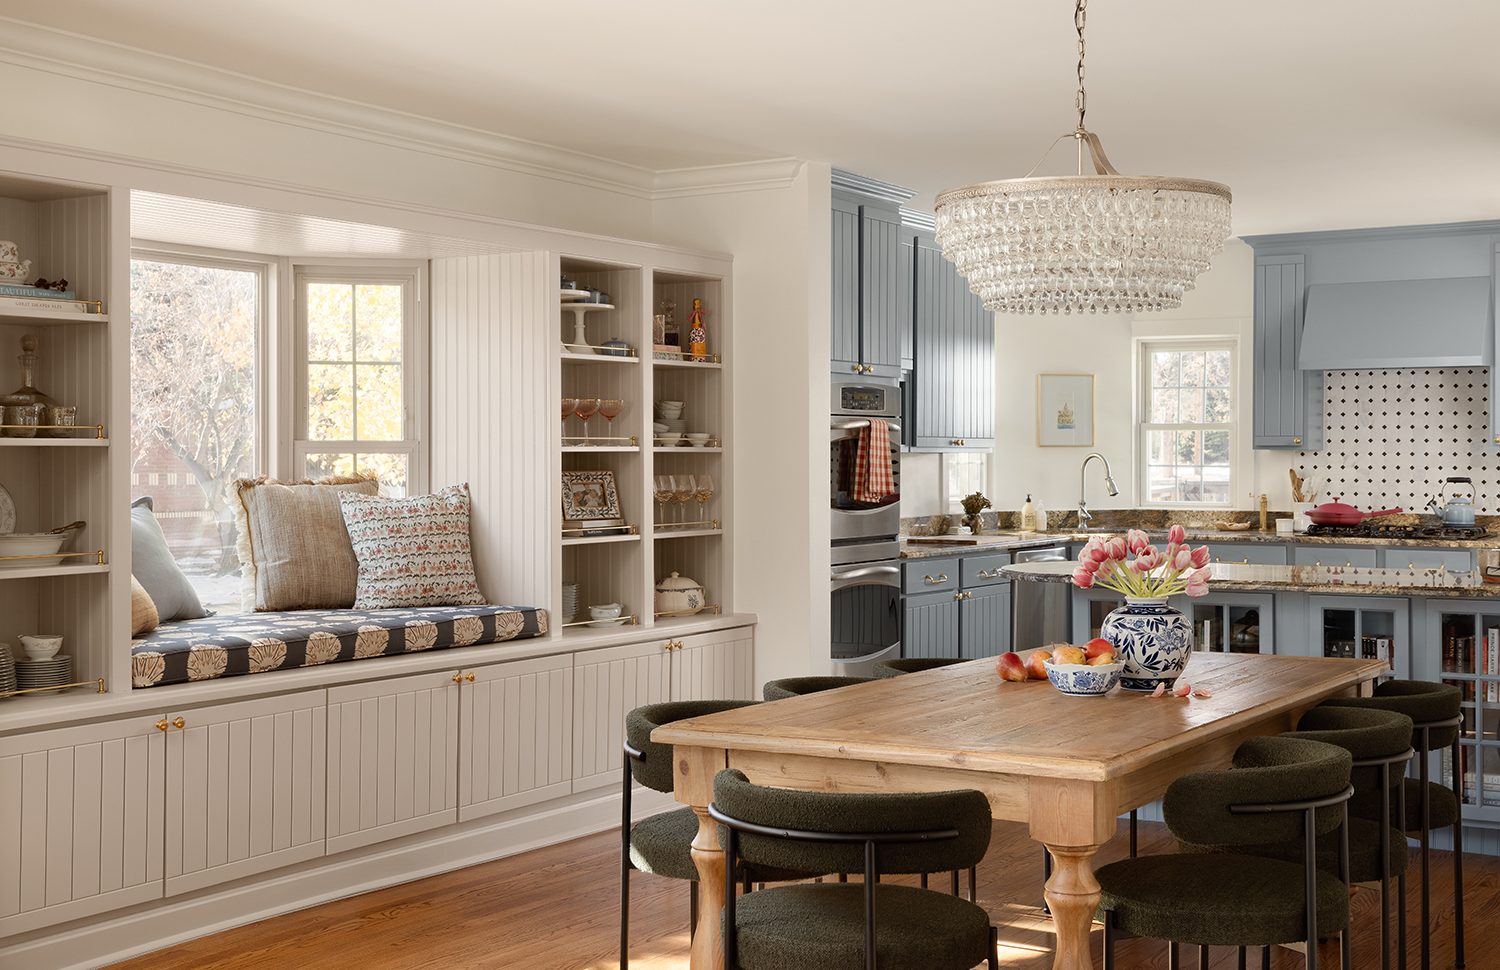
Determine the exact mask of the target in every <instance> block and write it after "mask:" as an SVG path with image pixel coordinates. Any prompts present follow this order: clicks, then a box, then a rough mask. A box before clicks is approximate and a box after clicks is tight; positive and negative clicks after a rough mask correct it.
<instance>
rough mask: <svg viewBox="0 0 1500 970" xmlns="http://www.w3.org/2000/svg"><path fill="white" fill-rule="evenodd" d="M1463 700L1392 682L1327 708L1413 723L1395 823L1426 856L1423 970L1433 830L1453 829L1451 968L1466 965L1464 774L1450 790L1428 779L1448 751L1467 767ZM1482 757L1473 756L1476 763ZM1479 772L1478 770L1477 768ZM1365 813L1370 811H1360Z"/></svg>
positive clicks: (1451, 688) (1443, 689)
mask: <svg viewBox="0 0 1500 970" xmlns="http://www.w3.org/2000/svg"><path fill="white" fill-rule="evenodd" d="M1462 702H1463V695H1462V694H1461V693H1460V692H1459V689H1458V687H1457V686H1456V685H1454V684H1434V683H1429V682H1427V681H1421V680H1388V681H1386V682H1385V683H1383V684H1379V685H1377V686H1376V688H1375V696H1373V697H1336V698H1332V699H1330V700H1328V701H1325V702H1324V704H1325V705H1326V706H1330V707H1332V706H1337V707H1357V708H1374V709H1376V710H1382V711H1395V712H1397V713H1399V714H1405V715H1406V716H1407V717H1409V718H1411V720H1412V725H1413V727H1414V732H1413V735H1412V741H1413V745H1412V746H1413V747H1414V748H1415V749H1416V754H1417V757H1416V762H1417V777H1416V778H1414V779H1413V778H1405V779H1403V781H1402V784H1401V785H1400V786H1399V787H1398V789H1397V793H1396V794H1397V799H1396V800H1397V805H1396V807H1395V812H1396V819H1397V821H1398V823H1399V824H1400V825H1401V828H1402V830H1403V831H1406V832H1415V833H1416V834H1417V837H1418V839H1420V841H1421V846H1422V852H1421V859H1422V966H1423V967H1426V966H1428V965H1429V963H1430V962H1431V959H1432V956H1431V954H1432V893H1431V892H1430V891H1429V888H1428V887H1429V885H1430V876H1431V865H1432V863H1431V845H1430V842H1431V835H1432V832H1433V830H1434V829H1444V828H1448V827H1449V826H1452V828H1453V965H1454V966H1455V967H1462V966H1463V965H1464V824H1463V788H1462V785H1463V774H1464V773H1463V772H1462V771H1453V772H1451V774H1452V788H1445V787H1444V786H1442V785H1439V784H1437V783H1436V782H1433V781H1430V780H1429V779H1428V774H1429V772H1430V771H1431V761H1432V758H1431V757H1430V756H1431V755H1432V754H1434V753H1436V752H1440V751H1443V750H1444V749H1448V750H1449V752H1450V757H1451V758H1452V759H1453V760H1452V761H1451V764H1454V765H1461V764H1463V752H1462V746H1461V745H1460V743H1459V733H1460V732H1459V729H1460V727H1461V725H1462V724H1463V704H1462ZM1478 756H1479V755H1478V752H1477V751H1476V752H1475V753H1474V757H1475V758H1476V759H1477V758H1478ZM1476 770H1477V769H1476ZM1361 811H1368V808H1362V809H1361ZM1398 885H1399V887H1400V888H1399V890H1398V891H1399V893H1400V895H1401V903H1400V906H1401V911H1402V912H1403V913H1404V912H1405V911H1406V899H1405V895H1406V879H1405V873H1404V871H1403V874H1402V876H1401V878H1400V879H1399V880H1398ZM1400 925H1401V936H1400V938H1399V940H1398V945H1399V946H1400V948H1401V953H1402V954H1405V953H1406V921H1405V920H1404V919H1403V920H1402V921H1401V924H1400Z"/></svg>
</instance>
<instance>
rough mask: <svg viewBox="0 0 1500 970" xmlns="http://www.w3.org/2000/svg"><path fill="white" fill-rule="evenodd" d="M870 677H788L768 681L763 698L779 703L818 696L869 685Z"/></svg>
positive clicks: (762, 690) (763, 690)
mask: <svg viewBox="0 0 1500 970" xmlns="http://www.w3.org/2000/svg"><path fill="white" fill-rule="evenodd" d="M870 679H871V678H869V677H786V678H784V679H782V680H768V681H766V685H765V686H764V687H762V688H761V696H763V697H765V699H766V700H768V701H779V700H783V699H785V698H788V697H801V696H802V695H803V694H817V693H821V692H822V691H825V690H834V689H835V688H838V687H849V686H851V685H853V684H868V683H869V682H870Z"/></svg>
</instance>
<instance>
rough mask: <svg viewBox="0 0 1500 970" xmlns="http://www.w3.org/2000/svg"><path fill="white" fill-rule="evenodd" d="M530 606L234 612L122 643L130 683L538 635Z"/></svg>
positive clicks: (543, 615) (541, 615)
mask: <svg viewBox="0 0 1500 970" xmlns="http://www.w3.org/2000/svg"><path fill="white" fill-rule="evenodd" d="M546 632H547V611H546V610H544V609H539V608H537V607H532V606H430V607H412V608H406V609H391V610H294V611H288V612H282V613H237V614H233V615H228V616H208V617H203V618H201V619H194V620H181V621H178V622H174V623H163V624H162V625H161V626H159V627H157V628H156V629H155V630H152V631H151V632H150V633H149V634H147V635H145V636H143V637H141V638H140V639H137V640H134V641H132V642H131V645H130V654H131V657H130V660H131V664H130V669H131V680H132V682H133V683H134V685H135V686H136V687H155V686H157V685H159V684H182V683H187V682H188V681H193V680H213V679H214V678H217V677H235V676H239V675H241V674H260V673H266V672H268V671H272V670H290V669H295V668H298V667H314V666H317V665H319V664H326V663H338V662H340V661H344V660H364V659H367V658H369V657H391V656H398V655H400V654H405V653H417V652H419V651H423V650H442V649H445V648H448V647H467V646H471V645H473V644H476V643H499V642H501V641H503V640H520V639H525V638H528V637H536V636H542V635H544V634H545V633H546Z"/></svg>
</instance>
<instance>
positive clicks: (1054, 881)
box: [1044, 843, 1099, 970]
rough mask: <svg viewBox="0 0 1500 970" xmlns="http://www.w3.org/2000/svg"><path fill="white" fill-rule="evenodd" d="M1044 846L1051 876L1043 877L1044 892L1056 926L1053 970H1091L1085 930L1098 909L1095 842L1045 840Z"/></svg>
mask: <svg viewBox="0 0 1500 970" xmlns="http://www.w3.org/2000/svg"><path fill="white" fill-rule="evenodd" d="M1047 850H1048V851H1049V852H1051V853H1052V878H1050V879H1048V880H1047V886H1046V890H1045V893H1044V895H1045V896H1046V899H1047V906H1048V907H1049V908H1050V909H1051V910H1052V925H1053V926H1054V927H1055V928H1056V930H1057V952H1056V953H1055V954H1054V955H1053V958H1052V967H1053V970H1093V967H1094V959H1093V956H1092V955H1091V954H1090V952H1089V934H1090V933H1091V932H1092V931H1093V928H1094V913H1095V912H1096V911H1097V910H1098V909H1099V880H1097V879H1095V878H1094V853H1096V852H1098V851H1099V846H1097V845H1084V846H1067V845H1052V844H1051V843H1048V844H1047Z"/></svg>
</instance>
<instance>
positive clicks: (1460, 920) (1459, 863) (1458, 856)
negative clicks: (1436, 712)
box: [1453, 730, 1478, 967]
mask: <svg viewBox="0 0 1500 970" xmlns="http://www.w3.org/2000/svg"><path fill="white" fill-rule="evenodd" d="M1462 735H1463V731H1462V730H1460V731H1459V732H1458V734H1457V735H1455V736H1454V738H1453V798H1454V800H1455V801H1457V802H1458V820H1457V821H1456V822H1454V823H1453V965H1454V966H1455V967H1462V966H1463V965H1464V791H1463V773H1462V772H1461V771H1460V770H1459V765H1460V764H1462V761H1461V760H1460V758H1459V751H1460V749H1459V744H1458V739H1459V737H1460V736H1462ZM1475 770H1476V771H1477V770H1478V768H1477V767H1476V768H1475Z"/></svg>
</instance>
